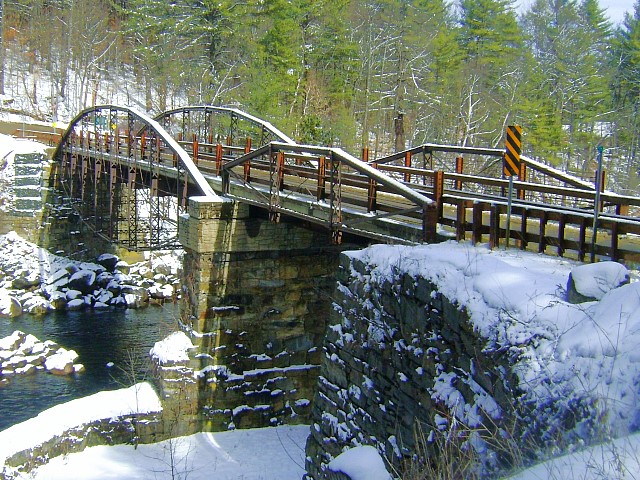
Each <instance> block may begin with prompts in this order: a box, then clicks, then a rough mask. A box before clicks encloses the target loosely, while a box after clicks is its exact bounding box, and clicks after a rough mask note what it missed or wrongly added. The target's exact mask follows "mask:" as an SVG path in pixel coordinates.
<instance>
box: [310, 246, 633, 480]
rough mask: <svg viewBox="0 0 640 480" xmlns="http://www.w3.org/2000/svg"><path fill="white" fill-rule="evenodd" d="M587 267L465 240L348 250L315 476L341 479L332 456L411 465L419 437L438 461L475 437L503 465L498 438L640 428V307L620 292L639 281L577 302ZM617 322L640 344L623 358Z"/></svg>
mask: <svg viewBox="0 0 640 480" xmlns="http://www.w3.org/2000/svg"><path fill="white" fill-rule="evenodd" d="M575 266H576V264H575V263H572V262H569V261H566V260H558V259H550V258H549V257H544V256H539V255H534V254H527V253H524V252H510V253H505V252H491V251H489V250H487V249H483V248H473V247H471V246H469V245H458V244H444V245H442V244H441V245H425V246H420V247H414V248H412V249H409V248H406V247H391V246H375V247H371V248H369V249H366V250H363V251H360V252H349V253H348V254H347V255H344V256H343V257H342V259H341V266H340V269H339V272H338V286H337V288H336V292H335V294H334V314H333V316H332V319H331V320H330V322H329V327H328V330H327V336H326V339H325V345H324V355H325V358H324V362H323V365H322V368H321V375H320V379H319V385H318V392H317V395H316V397H315V399H314V402H313V424H312V428H311V436H310V439H309V441H308V443H307V451H306V454H307V465H306V468H307V471H308V472H309V474H310V476H311V478H315V479H319V478H331V476H330V474H329V473H328V470H327V469H328V465H329V463H330V462H331V460H332V459H334V458H335V457H337V456H338V455H340V454H341V453H343V452H344V451H346V450H348V449H349V448H353V447H356V446H360V445H374V446H376V447H377V449H378V450H379V452H380V453H381V454H382V455H383V456H384V457H385V458H386V459H387V461H389V462H390V463H392V464H393V465H394V467H395V468H402V467H401V466H402V463H403V461H406V460H407V459H409V458H411V457H412V456H414V455H415V454H416V452H417V448H416V432H422V434H423V435H424V438H425V439H426V440H427V442H426V443H427V445H426V448H427V454H428V455H437V451H438V448H439V447H438V442H437V441H436V439H437V438H443V436H444V437H446V436H447V435H450V434H451V433H452V432H457V433H460V432H464V435H463V439H462V442H467V443H468V445H470V446H473V448H474V449H475V451H476V452H478V454H479V456H480V457H481V458H482V459H483V460H484V462H485V467H486V468H487V469H489V470H491V469H494V468H499V465H498V463H499V461H500V454H499V452H497V451H495V449H494V448H493V447H492V445H491V441H492V440H491V439H498V438H499V439H501V441H502V442H503V446H504V445H508V444H510V445H512V446H513V447H514V449H515V450H523V449H525V448H527V447H528V446H529V445H530V446H531V448H533V449H534V450H535V449H542V448H545V447H546V446H556V444H557V445H560V444H563V445H564V446H567V445H571V444H579V443H581V442H583V441H587V442H588V441H589V439H590V438H594V437H596V436H598V435H600V434H602V433H603V432H605V431H606V432H609V433H611V432H616V433H621V432H622V433H623V432H624V430H625V429H633V428H634V427H633V423H634V422H635V419H636V418H637V415H638V414H637V411H636V409H635V408H634V409H632V410H633V411H630V410H629V409H625V408H624V405H625V404H626V403H625V402H624V399H625V398H627V399H629V398H631V399H633V398H635V397H636V396H637V394H636V393H634V392H635V387H634V385H636V384H637V382H636V380H637V379H638V377H639V371H638V367H637V365H636V362H635V361H634V359H635V357H636V355H635V354H634V348H633V342H634V341H635V340H637V339H635V340H634V336H633V335H631V334H630V333H629V332H630V328H631V327H633V325H635V324H636V317H638V315H640V314H635V313H633V311H634V310H633V309H634V308H636V307H638V305H636V304H637V303H638V299H636V300H635V303H633V302H632V301H631V300H628V301H626V300H625V301H623V300H621V296H626V297H627V298H632V297H638V298H640V296H638V295H635V294H633V295H632V294H631V293H632V292H631V290H633V292H635V291H637V287H638V284H632V285H627V286H626V287H620V288H618V289H614V290H613V291H611V292H610V293H608V294H606V295H605V296H604V297H603V299H602V300H601V301H600V302H591V303H587V304H583V305H577V306H576V305H570V304H569V303H568V302H566V301H565V297H566V292H565V290H564V287H563V286H564V285H566V283H567V278H568V276H569V273H570V271H571V269H572V268H573V267H575ZM623 289H629V292H628V293H627V294H624V292H622V290H623ZM629 302H631V303H633V304H632V305H626V303H629ZM605 311H609V312H613V313H615V315H613V313H612V314H611V315H609V314H606V313H605ZM639 318H640V317H639ZM615 325H618V326H620V325H624V329H625V331H626V332H628V333H629V335H627V336H625V337H624V338H622V337H620V336H619V335H618V341H617V342H616V343H615V345H616V348H617V350H615V352H613V351H612V349H611V348H608V347H607V345H609V346H610V345H611V341H612V339H613V337H614V335H615V332H614V331H613V330H615V328H614V327H615ZM577 333H579V334H577ZM634 335H635V334H634ZM613 358H615V360H614V361H612V359H613ZM616 362H618V363H616ZM614 366H615V368H613V367H614ZM609 367H611V368H609ZM605 377H606V378H605ZM634 382H635V383H634ZM587 383H588V385H587ZM607 386H608V387H607ZM607 388H608V390H607V391H606V392H605V391H604V390H602V389H607ZM603 400H604V401H603ZM605 416H606V417H607V418H608V421H607V422H603V420H604V418H605ZM525 445H526V446H527V447H524V446H525ZM422 446H423V447H424V445H422ZM502 460H504V457H503V458H502Z"/></svg>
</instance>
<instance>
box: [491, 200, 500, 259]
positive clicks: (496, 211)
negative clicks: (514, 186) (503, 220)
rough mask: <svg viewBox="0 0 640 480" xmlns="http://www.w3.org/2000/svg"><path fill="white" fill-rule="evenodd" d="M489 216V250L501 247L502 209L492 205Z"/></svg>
mask: <svg viewBox="0 0 640 480" xmlns="http://www.w3.org/2000/svg"><path fill="white" fill-rule="evenodd" d="M490 212H491V213H490V215H489V248H491V249H494V248H498V247H499V246H500V207H499V206H498V205H495V204H492V205H491V208H490Z"/></svg>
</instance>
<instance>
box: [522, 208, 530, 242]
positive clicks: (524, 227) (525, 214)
mask: <svg viewBox="0 0 640 480" xmlns="http://www.w3.org/2000/svg"><path fill="white" fill-rule="evenodd" d="M528 217H529V211H528V210H527V207H522V213H521V214H520V250H526V249H527V243H528V241H527V218H528Z"/></svg>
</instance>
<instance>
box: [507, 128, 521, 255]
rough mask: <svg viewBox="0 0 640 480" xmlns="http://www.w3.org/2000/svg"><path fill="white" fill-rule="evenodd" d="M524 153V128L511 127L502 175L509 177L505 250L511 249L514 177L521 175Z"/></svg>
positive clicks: (508, 132)
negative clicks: (521, 162)
mask: <svg viewBox="0 0 640 480" xmlns="http://www.w3.org/2000/svg"><path fill="white" fill-rule="evenodd" d="M521 151H522V127H521V126H520V125H509V126H508V127H507V131H506V135H505V153H504V155H503V157H502V173H503V175H504V176H505V177H509V192H508V194H507V225H506V230H507V231H506V237H507V238H506V239H505V240H506V241H505V246H506V247H505V248H509V240H510V238H511V202H512V200H513V176H514V175H518V174H519V173H520V152H521Z"/></svg>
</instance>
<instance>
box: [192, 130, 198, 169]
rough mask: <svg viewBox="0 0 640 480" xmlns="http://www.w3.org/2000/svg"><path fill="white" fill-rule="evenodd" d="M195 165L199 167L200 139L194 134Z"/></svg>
mask: <svg viewBox="0 0 640 480" xmlns="http://www.w3.org/2000/svg"><path fill="white" fill-rule="evenodd" d="M192 148H193V163H195V164H196V165H198V137H197V136H196V134H195V133H194V134H193V146H192Z"/></svg>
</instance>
